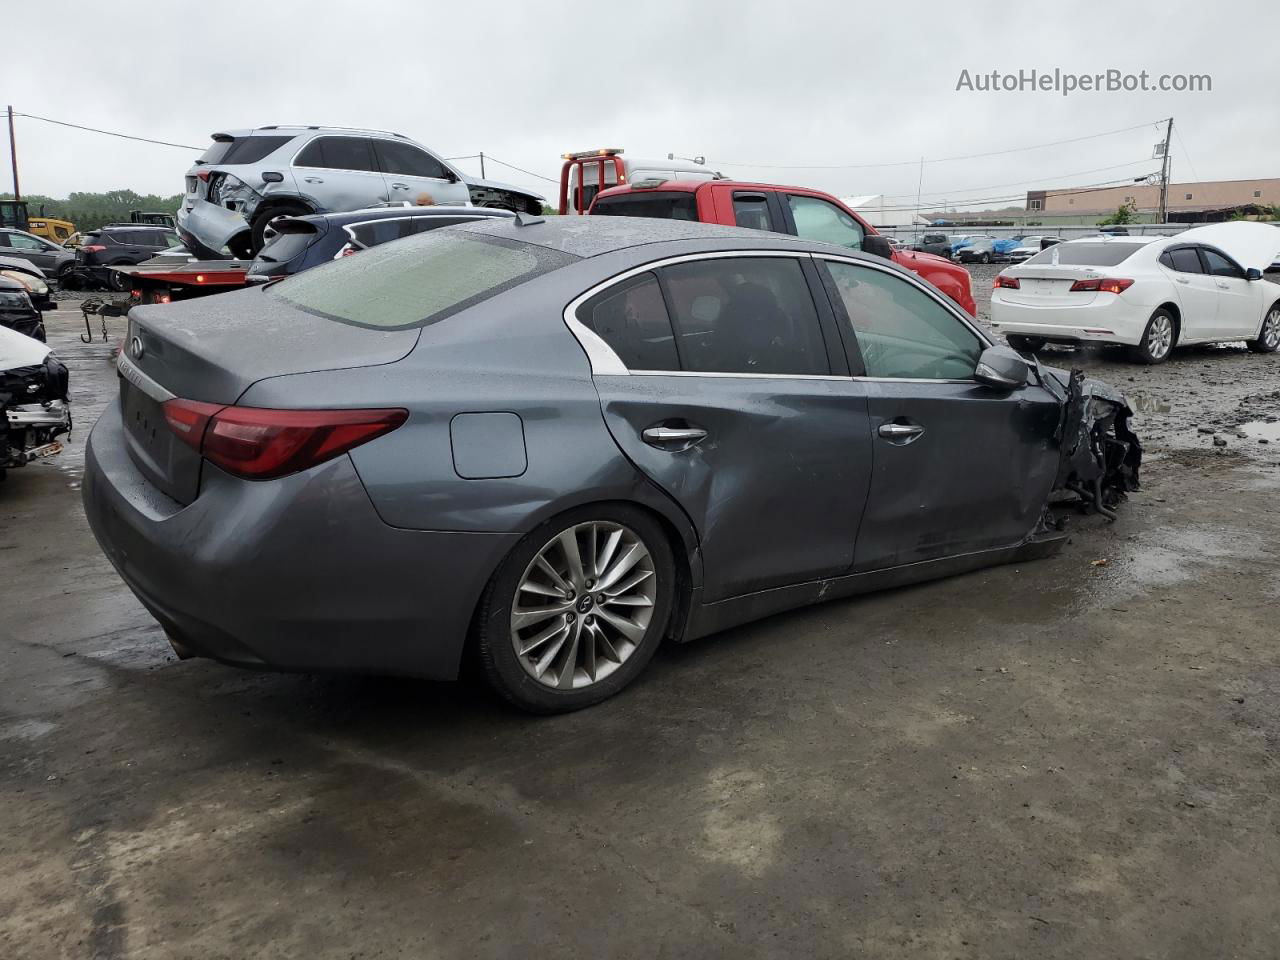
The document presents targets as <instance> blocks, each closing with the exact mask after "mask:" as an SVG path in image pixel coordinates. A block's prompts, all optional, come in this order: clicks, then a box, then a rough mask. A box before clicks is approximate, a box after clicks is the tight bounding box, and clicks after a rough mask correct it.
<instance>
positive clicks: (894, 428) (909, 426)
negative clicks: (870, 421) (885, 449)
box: [876, 423, 924, 443]
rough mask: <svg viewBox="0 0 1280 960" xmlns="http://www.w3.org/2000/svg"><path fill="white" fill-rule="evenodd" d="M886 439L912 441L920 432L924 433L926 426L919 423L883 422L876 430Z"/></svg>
mask: <svg viewBox="0 0 1280 960" xmlns="http://www.w3.org/2000/svg"><path fill="white" fill-rule="evenodd" d="M876 433H878V434H880V436H882V437H884V438H885V439H886V440H894V441H897V442H899V443H910V442H911V441H912V440H914V439H915V438H916V437H918V436H920V434H922V433H924V427H922V426H920V424H918V423H882V424H880V428H879V429H878V430H877V431H876Z"/></svg>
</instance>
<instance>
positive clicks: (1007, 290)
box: [1000, 264, 1106, 307]
mask: <svg viewBox="0 0 1280 960" xmlns="http://www.w3.org/2000/svg"><path fill="white" fill-rule="evenodd" d="M1004 274H1005V276H1009V277H1016V278H1017V280H1018V286H1017V288H1016V289H1014V288H1012V287H1003V288H1001V291H1000V293H1001V297H1002V298H1003V299H1004V300H1005V302H1007V303H1019V304H1025V305H1027V306H1036V307H1082V306H1084V305H1086V304H1088V303H1090V302H1092V301H1093V299H1094V298H1095V297H1096V296H1097V295H1098V294H1097V291H1096V290H1076V291H1074V292H1073V291H1072V289H1071V287H1072V285H1073V284H1074V283H1075V282H1076V281H1077V280H1092V279H1095V278H1097V277H1102V276H1106V274H1105V273H1104V272H1102V271H1100V270H1099V269H1098V268H1097V267H1074V266H1057V265H1055V264H1038V265H1036V266H1034V267H1027V266H1023V267H1015V268H1013V269H1011V270H1006V271H1004Z"/></svg>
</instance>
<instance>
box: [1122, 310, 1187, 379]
mask: <svg viewBox="0 0 1280 960" xmlns="http://www.w3.org/2000/svg"><path fill="white" fill-rule="evenodd" d="M1177 342H1178V323H1177V321H1176V320H1174V319H1173V314H1171V313H1170V312H1169V311H1168V310H1166V309H1164V307H1161V308H1160V309H1159V310H1157V311H1156V312H1155V313H1153V314H1152V315H1151V319H1150V320H1148V321H1147V326H1146V329H1145V330H1143V331H1142V341H1141V342H1140V343H1139V344H1138V345H1137V346H1133V347H1130V348H1129V357H1130V359H1132V360H1133V361H1134V362H1135V363H1145V364H1147V365H1148V366H1150V365H1152V364H1157V363H1164V362H1165V361H1166V360H1168V359H1169V356H1170V354H1172V353H1173V348H1174V346H1175V345H1176V344H1177Z"/></svg>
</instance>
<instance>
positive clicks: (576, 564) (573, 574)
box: [559, 528, 586, 587]
mask: <svg viewBox="0 0 1280 960" xmlns="http://www.w3.org/2000/svg"><path fill="white" fill-rule="evenodd" d="M559 539H560V549H561V550H563V551H564V558H565V561H566V562H567V563H568V564H569V580H570V581H571V582H572V583H573V585H574V586H575V587H581V586H582V582H583V580H585V579H586V578H585V577H584V576H583V575H582V554H581V553H579V552H578V531H577V528H573V529H570V530H566V531H565V532H564V533H562V534H560V538H559Z"/></svg>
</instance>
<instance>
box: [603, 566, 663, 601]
mask: <svg viewBox="0 0 1280 960" xmlns="http://www.w3.org/2000/svg"><path fill="white" fill-rule="evenodd" d="M652 576H653V571H652V570H634V571H632V573H631V574H630V576H627V577H625V578H623V579H622V580H620V581H618V582H617V583H615V584H613V585H612V586H610V587H608V588H606V589H604V590H602V591H601V592H602V593H604V594H605V595H607V596H608V597H609V599H611V600H615V599H620V598H621V595H622V594H624V593H628V592H630V591H631V590H634V589H635V588H636V587H638V586H639V585H640V584H642V583H644V581H646V580H648V579H649V578H650V577H652Z"/></svg>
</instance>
